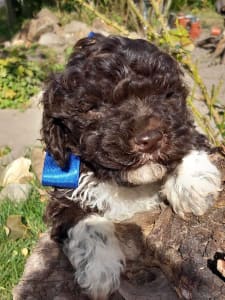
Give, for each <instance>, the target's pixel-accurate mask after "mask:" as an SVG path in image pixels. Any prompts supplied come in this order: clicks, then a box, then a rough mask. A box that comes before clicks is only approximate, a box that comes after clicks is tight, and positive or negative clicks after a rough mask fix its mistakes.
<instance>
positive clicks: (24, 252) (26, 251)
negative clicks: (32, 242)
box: [21, 248, 29, 257]
mask: <svg viewBox="0 0 225 300" xmlns="http://www.w3.org/2000/svg"><path fill="white" fill-rule="evenodd" d="M21 253H22V255H23V256H25V257H26V256H27V255H28V253H29V251H28V249H27V248H23V249H21Z"/></svg>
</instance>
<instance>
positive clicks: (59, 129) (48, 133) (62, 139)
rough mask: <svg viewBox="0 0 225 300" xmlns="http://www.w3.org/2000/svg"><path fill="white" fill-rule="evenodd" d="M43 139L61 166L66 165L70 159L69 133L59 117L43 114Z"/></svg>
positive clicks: (47, 148)
mask: <svg viewBox="0 0 225 300" xmlns="http://www.w3.org/2000/svg"><path fill="white" fill-rule="evenodd" d="M42 136H43V141H44V143H45V145H46V150H47V151H49V152H50V153H51V155H52V156H53V157H54V159H55V161H56V162H57V164H58V165H59V166H60V167H62V168H63V167H65V165H66V162H67V159H68V149H67V147H66V144H67V142H66V141H67V134H66V132H65V130H64V126H63V125H62V124H61V121H60V120H59V119H55V118H53V117H50V118H48V117H46V116H43V128H42Z"/></svg>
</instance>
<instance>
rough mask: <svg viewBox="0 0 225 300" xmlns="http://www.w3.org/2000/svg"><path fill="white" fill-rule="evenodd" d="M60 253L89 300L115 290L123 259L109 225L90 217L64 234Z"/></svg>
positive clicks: (110, 224)
mask: <svg viewBox="0 0 225 300" xmlns="http://www.w3.org/2000/svg"><path fill="white" fill-rule="evenodd" d="M68 236H69V238H68V239H67V241H66V242H65V245H64V252H65V253H66V255H67V256H68V258H69V260H70V262H71V264H72V265H73V266H74V267H75V269H76V273H75V278H76V280H77V282H78V284H79V285H80V287H81V288H83V289H84V290H85V291H86V293H87V294H88V295H89V296H90V297H91V298H92V299H106V298H107V296H109V295H110V294H111V293H113V292H114V291H116V290H117V289H118V288H119V284H120V274H121V272H122V271H123V269H124V265H125V258H124V255H123V253H122V251H121V249H120V246H119V242H118V240H117V238H116V236H115V234H114V225H113V223H111V222H109V221H107V220H106V219H105V218H103V217H100V216H97V215H92V216H90V217H88V218H86V219H84V220H81V221H80V222H79V223H78V224H77V225H76V226H74V227H73V228H71V229H70V230H69V232H68Z"/></svg>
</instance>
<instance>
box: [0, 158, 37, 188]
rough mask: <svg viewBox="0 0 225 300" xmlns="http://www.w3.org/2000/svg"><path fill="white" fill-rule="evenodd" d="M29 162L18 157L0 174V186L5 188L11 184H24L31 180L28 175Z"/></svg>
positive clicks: (31, 175)
mask: <svg viewBox="0 0 225 300" xmlns="http://www.w3.org/2000/svg"><path fill="white" fill-rule="evenodd" d="M30 166H31V160H30V159H28V158H24V157H20V158H18V159H16V160H14V161H12V162H11V163H10V164H9V165H8V166H7V167H6V168H5V169H4V170H3V172H2V173H1V177H0V186H2V187H6V186H7V185H9V184H11V183H26V182H28V181H29V180H31V179H33V178H34V176H33V174H32V173H30V171H29V169H30Z"/></svg>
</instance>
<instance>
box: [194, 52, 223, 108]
mask: <svg viewBox="0 0 225 300" xmlns="http://www.w3.org/2000/svg"><path fill="white" fill-rule="evenodd" d="M192 58H193V60H194V62H196V63H197V65H198V68H199V73H200V75H201V77H202V79H203V81H204V83H205V85H206V87H207V89H208V92H209V93H211V90H212V87H213V85H214V86H215V88H216V87H218V86H219V85H220V89H219V94H218V98H217V99H218V102H219V103H221V104H222V105H225V65H222V64H220V63H219V62H218V60H215V59H213V56H212V54H211V53H209V52H208V51H206V50H204V49H201V48H198V47H196V48H195V49H194V51H193V52H192Z"/></svg>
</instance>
